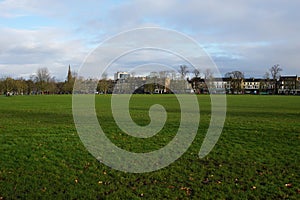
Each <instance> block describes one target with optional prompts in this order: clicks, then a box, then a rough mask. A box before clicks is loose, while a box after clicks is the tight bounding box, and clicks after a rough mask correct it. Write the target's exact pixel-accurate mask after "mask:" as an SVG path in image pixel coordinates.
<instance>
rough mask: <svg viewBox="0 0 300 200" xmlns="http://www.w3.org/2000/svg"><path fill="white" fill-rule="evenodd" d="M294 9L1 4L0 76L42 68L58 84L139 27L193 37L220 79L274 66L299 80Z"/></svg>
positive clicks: (172, 0)
mask: <svg viewBox="0 0 300 200" xmlns="http://www.w3.org/2000/svg"><path fill="white" fill-rule="evenodd" d="M299 9H300V1H299V0H288V1H284V0H264V1H259V0H252V1H242V0H241V1H236V0H227V1H221V0H210V1H199V0H190V1H189V0H187V1H182V0H164V1H153V0H152V1H148V0H131V1H130V0H128V1H121V0H113V1H102V0H86V1H79V0H72V1H71V0H64V1H58V0H0V35H1V37H0V78H1V77H5V76H12V77H21V76H22V77H25V78H27V77H29V76H30V75H31V74H33V73H34V72H35V71H36V70H37V69H38V68H39V67H47V68H48V69H49V71H50V72H51V74H52V75H53V76H55V77H56V78H57V79H58V80H63V79H64V78H65V77H66V73H67V67H68V65H69V64H70V65H71V67H72V69H73V70H75V71H78V70H79V68H80V66H81V64H82V63H83V62H84V60H85V58H86V56H87V55H88V54H89V53H90V52H91V51H92V50H93V49H94V48H96V47H97V46H98V45H99V44H101V43H102V42H103V41H104V40H106V39H107V38H110V37H112V36H113V35H116V34H118V33H120V32H122V31H127V30H130V29H134V28H142V27H161V28H167V29H172V30H175V31H179V32H181V33H184V34H186V35H187V36H189V37H191V38H193V39H195V40H196V41H197V42H198V43H199V44H200V45H201V46H202V47H203V48H204V49H205V50H206V51H207V52H208V53H209V55H210V56H211V58H212V59H213V60H214V62H215V63H216V64H217V66H218V68H219V70H220V71H221V73H222V74H224V73H226V72H228V71H233V70H240V71H242V72H244V73H245V76H246V77H253V76H255V77H262V76H263V75H264V74H265V72H266V71H268V69H269V68H270V67H271V66H272V65H274V64H280V65H281V67H282V69H283V71H282V74H289V75H290V74H298V75H300V67H299V66H300V60H299V59H298V58H300V35H299V33H300V23H299V19H300V12H299ZM145 37H147V36H145ZM162 40H163V38H162ZM162 42H163V41H162ZM133 57H134V56H133ZM149 57H151V56H145V57H144V59H145V60H144V62H145V63H146V62H151V60H149ZM139 58H140V59H143V56H140V57H139ZM147 59H148V60H147ZM132 63H133V64H134V63H136V60H132ZM127 64H128V63H127ZM118 67H119V68H118V69H119V70H122V71H126V70H127V68H126V66H125V65H124V66H122V65H120V66H118ZM123 67H124V68H123ZM200 68H201V67H200Z"/></svg>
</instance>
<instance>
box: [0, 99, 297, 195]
mask: <svg viewBox="0 0 300 200" xmlns="http://www.w3.org/2000/svg"><path fill="white" fill-rule="evenodd" d="M110 97H111V96H109V95H107V96H105V95H102V96H96V110H97V114H98V119H99V121H100V122H101V126H102V127H103V130H104V131H105V133H106V134H107V136H108V137H109V138H110V139H111V140H112V141H113V142H114V143H115V144H116V145H118V146H119V147H121V148H123V149H126V150H129V151H133V152H150V151H153V150H155V149H158V148H161V147H163V146H164V145H166V144H167V143H168V142H169V141H171V140H172V138H173V137H174V135H175V134H176V132H177V129H178V126H179V119H180V113H179V111H180V108H179V104H178V102H177V100H176V99H175V97H174V96H172V95H134V96H133V98H132V100H131V104H130V108H131V110H130V112H131V115H132V118H133V119H134V120H135V121H136V122H137V123H138V124H140V125H146V124H147V123H149V122H150V121H149V120H150V119H149V117H148V109H149V107H150V106H151V105H152V104H153V103H160V104H162V105H164V106H165V108H166V110H167V112H168V120H167V123H166V124H165V127H164V128H163V129H162V131H161V132H160V133H159V134H157V135H155V136H153V137H151V138H148V139H138V138H134V137H131V136H128V135H126V134H124V133H122V132H121V130H119V128H118V127H117V126H116V124H115V122H114V120H113V117H112V114H111V110H110ZM198 99H199V103H200V110H201V121H200V126H199V130H198V134H197V136H196V138H195V140H194V142H193V143H192V145H191V147H190V148H189V149H188V151H187V152H186V153H185V154H184V155H183V156H182V157H181V158H179V159H178V160H177V161H176V162H174V163H173V164H171V165H170V166H168V167H166V168H164V169H161V170H159V171H155V172H151V173H143V174H131V173H125V172H121V171H117V170H114V169H111V168H109V167H107V166H105V165H103V164H101V163H100V162H98V161H97V160H96V159H95V158H94V157H93V156H92V155H90V154H89V152H88V151H87V150H86V149H85V147H84V145H83V144H82V142H81V141H80V139H79V136H78V134H77V132H76V128H75V125H74V122H73V117H72V96H68V95H66V96H64V95H62V96H13V97H4V96H1V97H0V199H17V198H21V199H103V198H108V199H139V198H145V199H163V198H166V199H189V198H192V199H285V198H286V199H300V97H299V96H247V95H243V96H227V101H228V102H227V103H228V108H227V109H228V111H227V117H226V122H225V126H224V129H223V132H222V135H221V137H220V139H219V141H218V143H217V145H216V146H215V147H214V149H213V151H212V152H211V153H210V154H209V155H208V156H206V157H205V158H203V159H200V158H199V157H198V152H199V150H200V146H201V144H202V141H203V138H204V136H205V133H206V130H207V128H208V125H209V121H210V99H209V96H205V95H202V96H198Z"/></svg>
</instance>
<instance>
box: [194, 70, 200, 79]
mask: <svg viewBox="0 0 300 200" xmlns="http://www.w3.org/2000/svg"><path fill="white" fill-rule="evenodd" d="M193 74H194V76H195V77H196V78H198V77H199V75H200V69H197V68H195V69H194V70H193Z"/></svg>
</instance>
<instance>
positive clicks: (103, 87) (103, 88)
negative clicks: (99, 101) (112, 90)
mask: <svg viewBox="0 0 300 200" xmlns="http://www.w3.org/2000/svg"><path fill="white" fill-rule="evenodd" d="M107 78H108V75H107V73H106V72H104V73H103V74H102V77H101V80H100V81H99V82H98V87H97V90H98V91H100V92H102V93H103V94H107V91H108V89H109V87H110V81H109V80H107Z"/></svg>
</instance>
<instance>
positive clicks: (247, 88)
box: [244, 78, 261, 94]
mask: <svg viewBox="0 0 300 200" xmlns="http://www.w3.org/2000/svg"><path fill="white" fill-rule="evenodd" d="M260 83H261V79H258V78H246V79H244V93H245V94H258V93H259V89H260Z"/></svg>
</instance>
